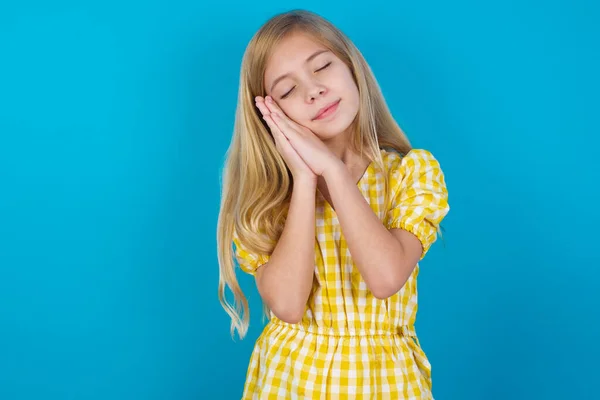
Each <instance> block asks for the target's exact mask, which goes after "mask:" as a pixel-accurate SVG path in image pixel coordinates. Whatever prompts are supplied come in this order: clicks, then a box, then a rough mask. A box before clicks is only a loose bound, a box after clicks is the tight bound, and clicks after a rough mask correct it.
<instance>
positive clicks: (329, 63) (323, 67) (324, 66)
mask: <svg viewBox="0 0 600 400" xmlns="http://www.w3.org/2000/svg"><path fill="white" fill-rule="evenodd" d="M330 65H331V61H329V62H328V63H327V64H325V65H323V66H322V67H321V68H319V69H318V70H316V71H315V72H319V71H321V70H324V69H325V68H327V67H329V66H330Z"/></svg>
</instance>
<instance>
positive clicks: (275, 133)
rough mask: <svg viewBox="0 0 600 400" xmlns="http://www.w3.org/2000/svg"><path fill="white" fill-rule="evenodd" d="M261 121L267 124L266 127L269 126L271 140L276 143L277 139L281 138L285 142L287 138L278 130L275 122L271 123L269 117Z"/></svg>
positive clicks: (270, 117) (271, 120)
mask: <svg viewBox="0 0 600 400" xmlns="http://www.w3.org/2000/svg"><path fill="white" fill-rule="evenodd" d="M263 119H264V120H265V121H266V122H267V125H268V126H269V128H270V129H271V134H272V136H273V139H274V140H275V141H276V142H277V139H278V138H279V139H281V138H282V137H283V138H284V139H285V140H287V138H286V137H285V135H284V134H283V133H282V132H281V130H280V129H279V127H278V126H277V125H276V124H275V122H274V121H273V118H272V116H271V115H265V116H263Z"/></svg>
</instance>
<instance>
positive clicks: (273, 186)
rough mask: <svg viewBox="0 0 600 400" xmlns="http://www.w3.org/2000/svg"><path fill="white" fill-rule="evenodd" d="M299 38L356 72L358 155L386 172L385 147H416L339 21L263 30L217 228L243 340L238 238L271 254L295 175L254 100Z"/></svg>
mask: <svg viewBox="0 0 600 400" xmlns="http://www.w3.org/2000/svg"><path fill="white" fill-rule="evenodd" d="M295 32H302V33H305V34H308V35H310V36H311V37H312V38H313V39H314V40H316V41H317V42H319V43H321V44H323V45H324V46H326V47H327V48H328V49H330V50H331V51H332V52H333V53H334V54H335V55H336V56H337V57H338V58H340V59H341V60H342V61H343V62H344V63H345V64H346V65H347V66H348V67H349V68H350V70H351V71H352V73H353V76H354V80H355V82H356V85H357V87H358V91H359V96H360V107H359V112H358V115H357V117H356V119H355V120H354V122H353V124H354V126H353V131H354V134H353V136H352V139H351V142H352V143H351V146H352V148H353V149H354V151H356V152H360V153H361V154H364V155H366V156H367V158H368V159H369V160H371V161H373V162H374V163H375V164H376V165H377V166H379V168H383V160H382V157H381V152H380V148H385V147H387V148H391V149H394V150H396V151H398V152H399V153H400V154H403V155H404V154H406V153H408V151H410V149H411V146H410V143H409V141H408V139H407V138H406V136H405V134H404V132H403V131H402V129H401V128H400V127H399V126H398V124H397V123H396V121H395V120H394V118H393V116H392V115H391V113H390V111H389V109H388V106H387V104H386V102H385V100H384V98H383V95H382V93H381V90H380V88H379V85H378V83H377V81H376V80H375V77H374V75H373V73H372V71H371V69H370V67H369V65H368V64H367V62H366V61H365V59H364V57H363V56H362V54H361V53H360V51H359V50H358V49H357V48H356V47H355V45H354V44H353V43H352V42H351V41H350V39H349V38H348V37H346V35H345V34H344V33H342V32H341V31H340V30H339V29H337V28H336V27H335V26H334V25H333V24H332V23H330V22H329V21H328V20H326V19H324V18H323V17H321V16H319V15H317V14H315V13H312V12H309V11H305V10H293V11H289V12H285V13H282V14H278V15H276V16H274V17H273V18H271V19H270V20H269V21H267V22H266V23H265V24H264V25H263V26H262V27H261V28H260V29H259V30H258V32H256V34H255V35H254V36H253V37H252V39H251V40H250V42H249V44H248V46H247V48H246V51H245V53H244V56H243V59H242V65H241V72H240V83H239V93H238V103H237V109H236V114H235V124H234V131H233V137H232V140H231V144H230V146H229V149H228V151H227V154H226V160H225V166H224V168H223V176H222V186H221V189H222V193H221V196H222V197H221V206H220V212H219V218H218V225H217V248H218V261H219V268H220V275H219V300H220V302H221V304H222V306H223V308H224V309H225V311H226V312H227V313H228V314H229V316H230V317H231V321H232V322H231V335H232V336H233V335H234V331H235V330H236V329H237V331H238V334H239V336H240V338H243V337H244V336H245V335H246V333H247V330H248V325H249V309H248V301H247V299H246V297H245V296H244V294H243V292H242V290H241V288H240V286H239V283H238V281H237V278H236V271H235V265H234V252H233V249H232V245H233V238H234V233H235V235H236V236H237V237H238V238H239V241H240V242H242V243H244V246H245V247H247V249H249V251H251V252H255V253H256V254H271V253H272V251H273V248H274V247H275V244H276V243H277V240H278V238H279V237H280V235H281V232H282V230H283V226H284V223H285V217H286V215H287V209H288V207H289V200H290V197H291V192H292V185H293V181H292V175H291V173H290V172H289V170H288V168H287V166H286V164H285V161H284V160H283V158H282V157H281V156H280V154H279V152H278V151H277V149H276V147H275V143H274V142H273V140H272V136H271V133H270V130H269V128H268V126H267V125H266V123H265V122H264V121H263V119H262V118H261V116H260V114H259V111H258V110H257V108H256V107H255V105H254V98H255V96H264V95H265V87H264V81H263V77H264V72H265V65H266V63H267V61H268V58H269V56H270V51H271V50H272V49H273V48H274V47H275V46H276V45H277V44H278V43H279V41H281V40H282V39H283V38H285V37H286V36H287V35H289V34H291V33H295ZM386 185H387V182H386ZM385 192H387V191H385ZM386 203H387V200H386ZM226 287H229V288H230V290H231V291H232V292H233V296H234V303H233V304H231V303H229V302H228V301H227V300H226V298H225V289H226ZM265 311H267V309H266V308H265Z"/></svg>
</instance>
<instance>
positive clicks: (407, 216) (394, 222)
mask: <svg viewBox="0 0 600 400" xmlns="http://www.w3.org/2000/svg"><path fill="white" fill-rule="evenodd" d="M388 174H389V178H388V179H389V188H390V191H391V193H390V208H389V210H388V211H387V212H386V215H385V220H384V225H385V226H386V227H387V228H388V229H394V228H400V229H404V230H406V231H409V232H411V233H412V234H414V235H415V236H416V237H417V238H418V239H419V241H420V242H421V244H422V246H423V253H422V254H421V259H422V258H423V257H425V254H426V253H427V251H428V250H429V248H430V247H431V245H432V244H433V243H434V242H435V240H436V239H437V232H438V228H439V225H440V222H441V221H442V219H444V217H445V216H446V214H448V211H449V210H450V207H449V205H448V191H447V188H446V182H445V178H444V173H443V172H442V169H441V167H440V164H439V163H438V161H437V160H436V159H435V158H434V156H433V155H432V154H431V153H430V152H429V151H427V150H419V149H413V150H411V151H409V152H408V154H406V155H405V156H404V157H400V156H398V157H396V158H395V159H394V160H393V161H392V162H391V163H390V169H389V171H388Z"/></svg>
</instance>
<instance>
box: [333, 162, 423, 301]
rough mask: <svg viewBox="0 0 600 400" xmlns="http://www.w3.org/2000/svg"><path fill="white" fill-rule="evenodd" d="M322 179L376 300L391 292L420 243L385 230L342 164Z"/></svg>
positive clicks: (403, 277)
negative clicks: (325, 183)
mask: <svg viewBox="0 0 600 400" xmlns="http://www.w3.org/2000/svg"><path fill="white" fill-rule="evenodd" d="M324 178H325V181H326V182H327V189H328V191H329V194H330V196H331V199H332V202H333V204H334V207H335V210H336V214H337V215H338V220H339V222H340V226H341V228H342V232H344V237H345V238H346V242H347V243H348V248H349V250H350V253H351V254H352V259H353V260H354V262H355V264H356V266H357V268H358V270H359V272H360V274H361V276H362V277H363V279H364V280H365V283H366V284H367V287H368V288H369V290H370V291H371V292H372V293H373V295H374V296H375V297H377V298H380V299H385V298H387V297H389V296H391V295H393V294H395V293H396V292H398V291H399V290H400V289H401V288H402V286H403V285H404V283H405V282H406V280H407V279H408V277H409V276H410V274H411V273H412V271H413V269H414V268H415V265H416V264H417V262H418V261H419V259H420V256H421V254H422V246H421V242H420V241H419V239H417V237H416V236H415V235H413V234H412V233H409V232H407V231H404V230H402V229H392V230H388V229H387V228H386V227H385V226H384V225H383V223H382V222H381V221H380V220H379V218H378V217H377V215H376V214H375V213H374V212H373V210H372V209H371V207H370V206H369V204H368V203H367V202H366V201H365V198H364V197H363V195H362V194H361V193H360V191H359V189H358V187H357V186H356V184H355V182H354V181H353V179H352V177H351V176H350V174H349V172H348V170H347V168H346V167H345V166H344V165H343V164H342V163H340V164H338V165H337V167H335V168H331V169H330V170H328V171H327V175H324Z"/></svg>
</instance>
